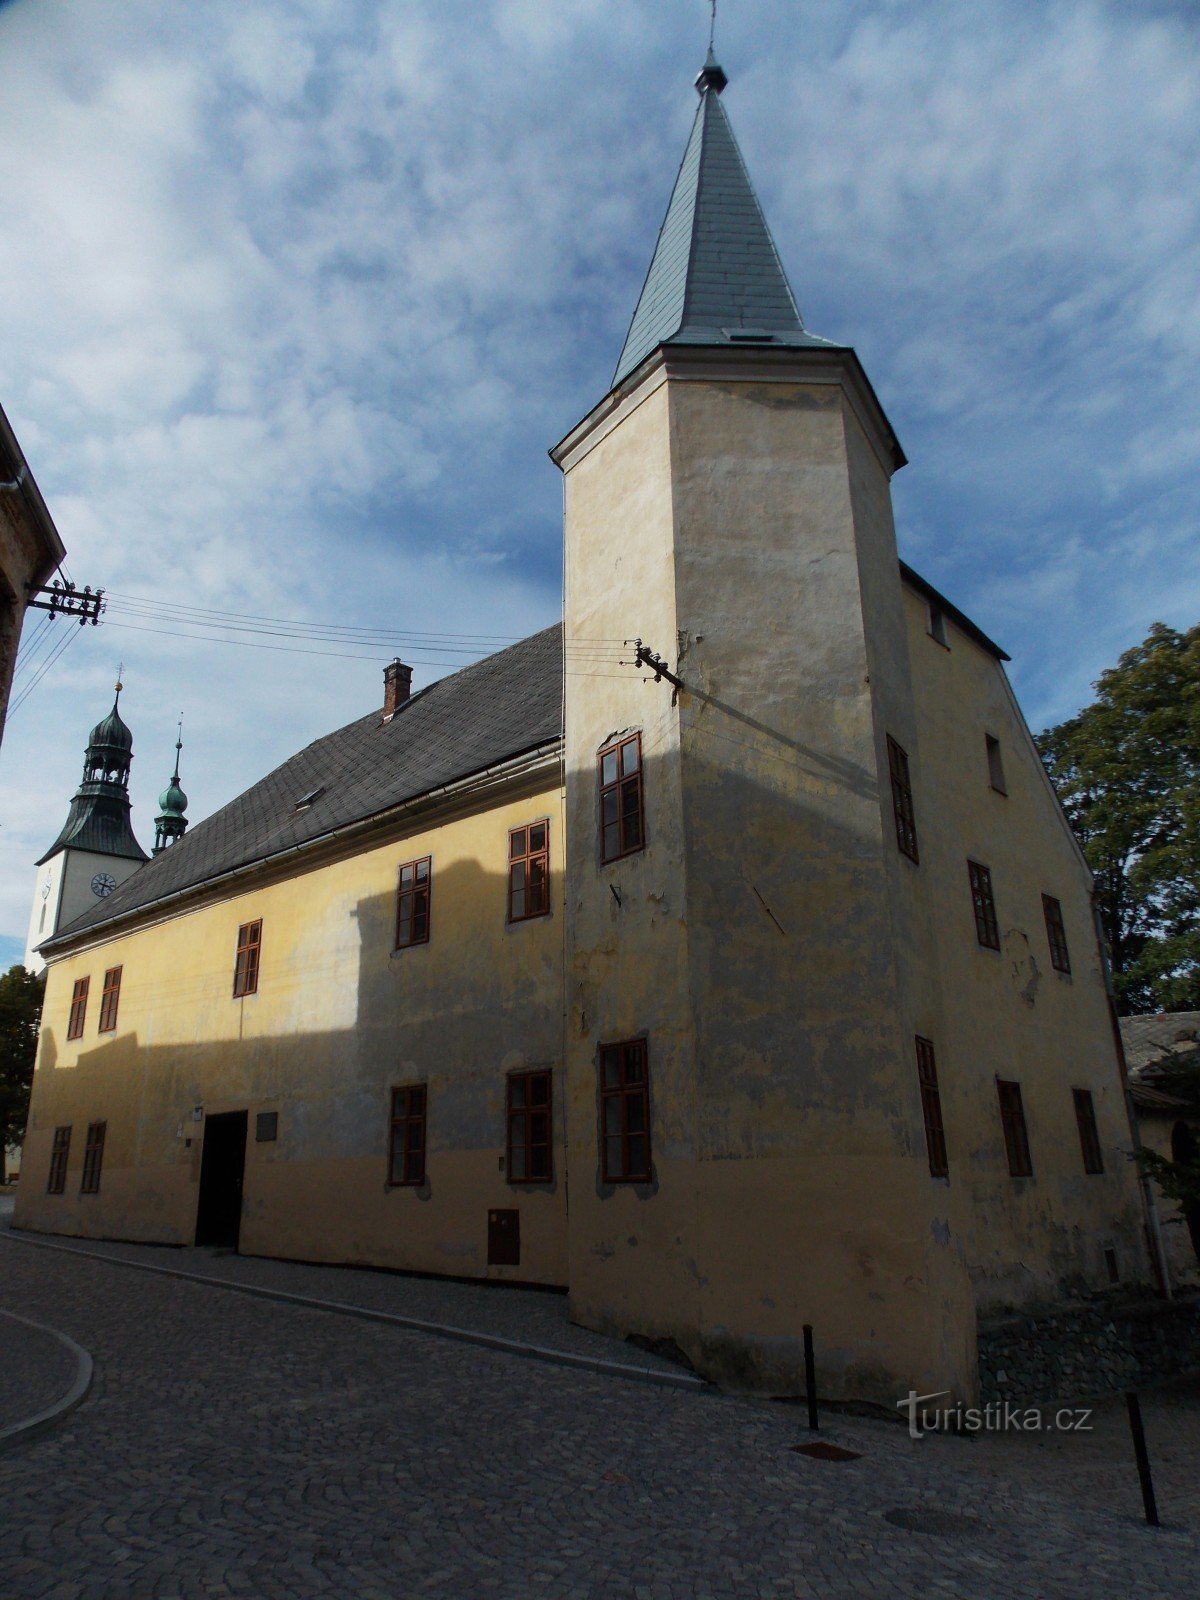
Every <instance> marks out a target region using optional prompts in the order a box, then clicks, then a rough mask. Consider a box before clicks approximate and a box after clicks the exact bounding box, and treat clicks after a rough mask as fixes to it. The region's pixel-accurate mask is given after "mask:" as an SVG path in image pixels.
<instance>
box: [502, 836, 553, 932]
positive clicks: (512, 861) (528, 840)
mask: <svg viewBox="0 0 1200 1600" xmlns="http://www.w3.org/2000/svg"><path fill="white" fill-rule="evenodd" d="M549 910H550V821H549V818H547V817H543V818H542V820H541V821H540V822H531V823H529V825H528V826H527V827H524V828H513V830H512V831H511V832H510V834H509V836H508V920H509V921H510V922H526V921H528V919H529V918H530V917H544V916H545V915H546V913H547V912H548V911H549Z"/></svg>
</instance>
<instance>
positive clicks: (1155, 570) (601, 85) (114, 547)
mask: <svg viewBox="0 0 1200 1600" xmlns="http://www.w3.org/2000/svg"><path fill="white" fill-rule="evenodd" d="M707 15H708V6H707V0H557V3H556V4H554V5H550V4H547V3H545V0H256V3H255V4H254V5H253V6H247V5H245V4H243V3H238V0H205V4H204V5H203V6H196V5H189V6H164V5H162V4H160V3H157V0H9V3H8V4H6V5H4V4H0V150H2V151H3V154H4V159H3V161H2V162H0V206H2V214H3V216H4V218H5V227H4V228H3V230H0V402H2V403H3V405H4V407H5V409H6V411H7V413H8V415H9V418H10V420H11V421H12V423H13V426H14V428H15V430H16V432H17V436H18V438H19V439H20V441H21V443H22V445H23V447H24V449H25V453H26V455H27V457H28V459H29V462H30V464H31V466H32V468H33V471H34V474H35V476H36V477H37V479H38V482H39V485H40V487H41V489H42V492H43V494H44V495H45V498H46V500H47V503H48V504H49V506H50V508H51V512H52V514H53V515H54V517H55V520H56V522H57V524H58V527H59V529H60V531H61V533H62V535H63V537H64V540H65V542H66V545H67V548H68V551H69V557H68V563H67V564H68V568H69V570H70V572H71V574H72V576H73V577H74V578H75V579H76V580H77V581H78V582H80V583H85V582H88V583H93V584H101V585H103V586H104V587H105V588H106V589H108V590H109V591H110V592H111V593H112V595H113V596H114V605H113V608H112V610H111V611H110V613H109V617H108V620H107V622H106V623H105V624H104V625H103V626H101V627H100V628H97V629H94V630H93V629H90V628H89V629H87V630H86V631H83V630H76V631H77V632H78V633H79V637H78V638H75V639H73V640H72V642H71V644H70V646H69V647H67V648H66V649H65V650H64V652H63V654H62V655H61V657H60V659H59V660H57V661H56V662H55V664H54V665H53V667H52V668H51V669H50V670H49V671H48V672H47V674H46V676H45V678H44V679H43V680H42V681H41V682H40V683H39V684H38V685H37V687H36V689H34V691H33V692H32V693H31V694H30V695H29V697H28V699H27V700H26V701H25V702H24V703H23V704H21V705H20V706H18V707H17V709H16V710H15V712H14V714H13V715H12V719H11V721H10V724H9V727H8V730H7V732H6V734H5V738H4V745H3V749H2V750H0V959H4V958H5V957H6V956H7V958H9V959H13V958H15V956H16V954H18V953H19V947H20V945H21V944H23V938H24V929H25V924H26V920H27V917H28V908H29V904H30V900H31V897H32V892H33V862H34V860H35V859H36V857H37V856H38V855H39V854H41V852H42V851H43V850H44V849H45V848H46V847H47V845H48V844H49V843H50V842H51V840H52V839H53V837H54V835H55V833H56V832H57V830H58V828H59V827H60V825H61V823H62V820H63V818H64V817H65V814H66V808H67V804H68V801H69V799H70V795H71V793H72V791H73V789H74V787H75V784H76V783H77V781H78V777H79V770H80V764H81V760H82V748H83V743H84V740H85V737H86V733H87V729H88V727H89V726H90V725H91V724H92V723H93V722H94V721H95V720H97V719H98V718H99V716H100V715H101V714H102V713H103V711H104V710H105V709H106V706H107V704H108V703H109V702H110V698H111V683H112V680H113V676H114V672H115V667H116V664H117V662H118V661H119V660H123V661H124V663H125V683H126V693H125V696H124V697H123V701H122V705H123V709H124V712H125V715H126V717H127V720H128V721H129V723H130V725H131V727H132V728H133V732H134V737H135V762H134V782H133V797H134V823H135V830H136V831H137V833H138V835H139V837H140V838H141V839H142V842H143V843H144V844H146V845H147V846H148V845H149V844H150V843H151V840H152V835H153V816H154V812H155V810H156V805H155V800H156V796H157V794H158V791H159V789H160V788H161V787H162V785H163V783H164V781H165V779H166V777H167V775H168V773H169V771H170V765H171V759H172V757H173V750H172V748H171V747H172V745H173V742H174V724H175V718H176V716H177V715H178V714H179V712H180V711H182V712H183V713H184V719H185V721H184V737H185V749H184V763H183V773H184V783H185V787H186V789H187V790H188V793H189V795H190V797H191V807H190V812H191V815H192V816H193V818H199V817H202V816H204V815H205V814H206V813H208V812H210V811H212V810H213V809H214V808H215V807H216V806H218V805H220V804H221V803H223V802H224V801H225V800H227V799H228V798H229V797H230V796H231V795H233V794H235V793H237V792H238V791H239V790H240V789H242V788H244V787H245V786H246V785H247V784H248V783H250V782H251V781H253V779H254V778H256V777H258V776H260V775H261V774H262V773H263V772H264V771H266V770H268V769H269V768H270V767H271V766H272V765H274V764H275V763H276V762H277V761H279V760H281V759H283V758H284V757H285V756H286V755H288V754H289V753H291V752H292V751H293V750H295V749H297V748H299V747H301V746H302V745H304V744H305V743H306V742H308V741H309V740H310V739H312V738H314V737H316V736H317V735H318V734H320V733H323V732H326V731H328V730H329V729H330V728H332V727H336V726H338V725H339V724H340V723H342V722H345V721H348V720H350V719H351V718H352V717H354V716H358V715H360V714H362V712H363V711H365V710H367V709H369V708H370V707H371V706H372V705H375V704H377V703H378V702H379V699H380V665H381V663H382V661H384V660H386V659H388V658H389V657H390V656H391V655H392V654H394V653H396V652H397V650H399V653H401V654H404V655H405V656H406V658H407V659H412V660H414V661H415V662H416V663H417V669H416V681H417V682H418V683H419V682H422V681H427V680H428V679H429V678H430V677H434V676H439V675H441V673H443V672H444V671H446V670H448V669H449V668H450V667H452V666H453V665H454V664H456V663H458V662H460V661H462V660H463V659H466V658H467V657H466V655H465V654H457V653H455V651H456V650H461V651H463V652H466V651H468V650H469V649H470V645H469V644H468V643H467V641H465V640H460V641H457V643H455V642H454V641H447V640H445V639H443V640H442V641H441V642H440V643H436V644H435V643H433V642H431V641H425V642H424V645H425V647H424V648H421V649H418V648H416V642H414V641H413V640H412V636H413V635H415V634H417V633H432V632H434V631H435V630H448V632H450V633H453V634H457V635H483V634H487V635H492V636H495V637H497V638H498V639H503V638H509V637H517V636H520V635H522V634H524V633H527V632H529V631H531V630H533V629H534V628H537V627H539V626H541V625H543V624H544V623H546V622H549V621H551V620H553V619H554V618H556V616H557V615H558V611H559V588H560V554H559V546H560V538H561V521H560V519H561V489H560V484H559V480H558V475H557V473H556V472H555V470H554V468H553V467H552V466H551V465H550V463H549V461H548V460H547V458H546V449H547V446H548V445H550V444H551V443H553V442H554V441H555V440H556V439H557V438H559V437H560V436H561V435H562V434H563V433H564V432H565V431H566V430H567V429H568V428H569V427H570V425H571V424H572V423H573V422H575V421H576V420H577V419H578V418H579V417H580V416H581V415H582V414H583V413H584V412H585V411H587V410H588V409H589V408H590V406H591V405H592V404H593V403H594V402H595V401H596V400H597V399H598V398H600V396H601V395H602V394H603V393H604V391H605V389H606V388H607V385H608V382H609V380H610V377H611V374H612V369H613V365H614V363H615V361H616V358H617V355H618V353H619V351H620V348H621V344H622V341H623V338H624V334H625V329H626V326H627V323H628V320H629V317H630V314H631V312H632V309H633V305H634V302H635V300H636V298H637V293H638V289H639V287H640V285H641V281H642V276H643V274H644V272H645V268H646V265H647V262H648V260H649V256H650V252H651V250H652V248H653V244H654V238H655V235H656V232H657V228H658V224H659V222H660V220H661V217H662V213H663V210H664V209H665V206H666V202H667V198H668V195H669V192H670V187H671V184H672V181H673V179H674V175H675V171H676V167H677V165H678V161H679V158H680V155H681V153H682V150H683V146H684V142H685V140H686V137H687V132H688V128H689V126H690V122H691V118H692V115H693V111H694V106H695V98H694V95H693V93H692V90H691V86H690V85H691V79H692V77H693V75H694V73H695V70H696V68H697V67H698V65H699V63H700V61H701V59H702V57H703V53H704V45H705V40H706V33H707ZM718 15H719V20H718V36H717V43H718V54H719V55H720V57H721V59H722V61H723V64H724V65H725V67H726V70H727V71H728V72H729V74H730V79H731V82H730V86H729V88H728V90H727V91H726V94H725V103H726V106H727V108H728V110H729V113H730V116H731V118H732V121H733V124H734V127H735V129H736V131H737V134H738V137H739V140H740V142H741V145H742V148H743V152H744V154H745V156H746V159H747V163H748V165H749V168H750V172H751V175H752V177H753V179H754V181H755V183H756V185H757V187H758V190H759V193H760V196H761V198H762V200H763V204H764V207H765V210H766V213H767V216H768V220H769V221H770V223H771V226H772V228H773V230H774V232H775V235H776V239H777V242H778V244H779V247H780V252H781V255H782V257H783V260H784V264H785V266H786V267H787V270H788V273H789V275H790V277H791V280H792V283H793V286H794V288H795V291H796V295H797V298H798V300H799V303H800V306H801V310H802V312H803V313H804V316H805V320H806V322H807V324H808V326H809V327H810V328H812V329H813V331H815V332H817V333H821V334H824V335H825V336H827V337H829V338H833V339H836V340H838V341H842V342H845V343H848V344H853V345H854V346H855V347H856V348H857V349H858V351H859V354H860V356H861V357H862V359H863V361H864V363H865V365H866V367H867V370H868V372H869V373H870V375H871V378H872V380H873V382H874V384H875V387H876V390H877V391H878V393H879V395H880V397H881V399H882V401H883V403H884V405H885V407H886V409H887V411H888V413H889V415H890V417H891V420H892V423H893V425H894V426H895V428H896V430H897V432H898V434H899V435H900V438H901V440H902V442H903V444H904V446H905V449H906V451H907V453H908V456H909V458H910V463H911V464H910V465H909V466H908V467H907V468H906V469H905V470H904V471H903V472H902V473H901V474H899V476H898V477H897V479H896V481H895V484H894V494H895V503H896V512H897V527H898V533H899V539H900V546H901V552H902V554H904V555H905V556H906V558H907V559H909V560H910V561H911V562H912V563H913V564H914V565H915V566H916V567H917V568H918V569H919V570H920V571H922V572H923V573H924V574H925V575H926V576H927V577H929V578H930V579H931V580H932V581H933V582H934V583H936V584H937V585H938V586H939V587H941V588H943V589H944V590H945V591H946V592H947V593H948V594H949V595H950V596H951V597H952V598H953V599H954V600H955V601H956V602H957V603H958V604H959V605H961V606H962V607H963V608H964V609H965V610H967V611H968V612H969V613H970V614H971V615H972V616H974V617H975V618H976V620H977V621H978V622H979V623H980V624H981V626H983V627H984V628H985V629H986V630H987V631H988V632H989V633H991V634H992V635H993V636H994V637H996V638H998V639H999V640H1000V642H1001V643H1002V644H1004V645H1005V646H1006V648H1008V649H1009V650H1010V651H1011V653H1012V655H1013V657H1014V661H1013V666H1012V676H1013V680H1014V683H1015V686H1016V688H1017V692H1018V695H1019V697H1020V698H1021V701H1022V704H1023V705H1024V708H1025V710H1026V713H1027V715H1028V717H1029V720H1030V722H1031V723H1032V724H1033V726H1034V727H1035V728H1037V727H1040V726H1043V725H1044V724H1046V723H1047V722H1050V721H1053V720H1057V719H1059V718H1061V717H1063V716H1065V715H1068V714H1070V713H1071V712H1072V711H1073V710H1075V709H1076V708H1077V707H1078V706H1079V705H1080V704H1081V703H1083V702H1084V701H1085V700H1086V699H1087V698H1088V694H1089V684H1090V682H1091V681H1092V680H1093V679H1094V678H1095V677H1096V675H1097V673H1098V672H1099V671H1101V670H1102V669H1103V667H1105V666H1106V665H1108V664H1109V663H1111V662H1112V661H1113V660H1115V658H1116V656H1117V654H1118V653H1119V652H1120V651H1121V650H1122V649H1124V648H1127V647H1128V646H1129V645H1131V644H1133V643H1135V642H1137V641H1138V640H1139V639H1140V638H1142V637H1143V636H1144V633H1145V630H1146V628H1147V627H1148V626H1149V624H1150V623H1151V622H1153V621H1155V620H1158V619H1161V620H1163V621H1166V622H1169V623H1172V624H1175V625H1177V626H1181V627H1182V626H1188V625H1190V624H1192V623H1193V622H1195V621H1196V620H1197V617H1198V616H1200V562H1198V561H1197V546H1198V544H1200V536H1198V533H1197V530H1198V529H1200V483H1198V480H1197V467H1196V463H1197V460H1198V459H1200V451H1198V445H1200V398H1198V395H1200V385H1198V384H1197V381H1196V368H1197V359H1198V357H1200V315H1198V312H1200V199H1198V198H1197V197H1198V196H1200V159H1198V158H1200V72H1198V71H1197V66H1198V57H1200V12H1198V11H1197V8H1196V7H1195V6H1193V5H1191V4H1179V5H1170V4H1153V3H1142V4H1139V5H1138V6H1136V7H1129V6H1127V5H1119V4H1115V3H1114V4H1106V3H1102V0H1089V3H1056V0H1039V3H1016V0H987V3H986V4H975V3H972V0H960V3H958V4H956V5H955V6H953V7H947V6H942V5H932V4H929V3H928V0H925V3H920V4H917V3H911V0H876V3H866V0H861V3H855V0H846V3H840V0H826V3H824V4H821V5H801V4H799V3H797V0H723V3H722V5H721V7H720V10H719V14H718ZM129 596H146V597H150V598H151V599H152V600H153V601H154V602H155V603H156V604H159V605H161V604H162V602H169V603H172V604H175V605H186V606H194V607H208V608H212V609H214V610H222V611H229V612H239V613H255V614H258V615H261V616H268V617H285V618H296V619H306V620H309V621H311V623H312V624H313V625H314V626H317V625H328V624H331V623H333V624H338V625H343V626H346V627H359V628H375V629H380V630H385V629H394V630H396V631H397V633H405V634H408V635H409V636H410V640H409V643H406V644H399V645H387V644H385V645H382V646H381V644H380V643H379V642H378V641H375V642H370V643H364V642H355V643H353V644H349V643H347V644H344V645H342V646H336V647H335V646H333V645H331V644H330V643H328V642H323V641H321V640H310V641H309V647H310V648H312V649H314V650H320V651H322V652H329V653H327V654H314V655H301V654H293V653H284V652H282V651H276V650H265V649H249V648H244V647H241V646H238V645H235V644H232V643H228V642H221V641H219V640H218V639H216V638H214V637H213V635H212V631H211V630H207V631H206V632H205V633H204V634H203V635H202V636H196V637H191V636H189V635H191V634H197V633H198V630H195V629H193V628H188V627H186V626H180V625H178V624H177V623H174V622H170V621H166V620H164V619H163V618H162V617H161V616H160V617H157V618H156V617H153V616H149V615H147V614H145V612H144V611H143V614H142V615H141V616H140V617H139V616H137V615H136V614H135V612H134V611H133V610H132V609H130V604H129V601H128V599H126V598H125V597H129ZM118 599H120V600H121V601H122V607H120V608H119V607H118V605H117V604H116V601H117V600H118ZM149 628H154V629H159V630H162V631H158V632H149V631H143V630H145V629H149ZM27 632H28V633H32V625H31V627H30V628H29V629H28V630H27ZM257 642H258V643H260V644H263V643H271V642H273V641H272V639H271V638H270V637H261V636H260V637H259V638H258V639H257ZM33 643H34V646H37V645H39V643H40V645H41V646H42V647H45V646H46V645H47V644H48V640H47V638H46V636H45V635H43V636H42V638H41V640H40V641H38V640H37V639H35V640H34V641H33ZM452 645H453V646H454V648H452ZM335 651H338V652H341V653H344V654H350V655H357V656H361V657H363V658H364V659H355V660H348V659H341V656H340V654H339V653H334V652H335ZM46 653H48V651H46ZM43 659H44V656H39V655H37V654H36V653H35V654H34V655H33V657H32V659H31V660H30V662H29V664H28V665H27V666H26V668H25V670H24V672H23V674H22V677H20V678H18V681H17V684H16V690H15V695H17V694H19V693H20V691H21V689H22V687H23V686H25V685H27V684H28V682H29V680H30V679H31V678H32V677H33V676H34V674H35V672H36V670H37V668H38V666H39V664H40V662H41V661H42V660H43ZM6 940H7V941H8V942H7V943H6V942H5V941H6Z"/></svg>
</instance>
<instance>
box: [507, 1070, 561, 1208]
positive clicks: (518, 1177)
mask: <svg viewBox="0 0 1200 1600" xmlns="http://www.w3.org/2000/svg"><path fill="white" fill-rule="evenodd" d="M552 1098H553V1089H552V1081H551V1074H550V1073H549V1072H547V1071H539V1072H513V1073H510V1074H509V1078H508V1095H507V1102H508V1103H507V1115H508V1153H507V1160H506V1171H507V1173H508V1181H509V1183H548V1182H549V1181H550V1179H551V1178H553V1176H554V1137H553V1122H552V1120H551V1115H550V1111H551V1102H552Z"/></svg>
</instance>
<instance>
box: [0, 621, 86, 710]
mask: <svg viewBox="0 0 1200 1600" xmlns="http://www.w3.org/2000/svg"><path fill="white" fill-rule="evenodd" d="M79 631H80V630H79V629H78V628H68V629H67V632H66V637H65V638H63V639H61V640H59V642H58V644H57V645H56V646H55V647H54V649H53V650H52V651H51V652H50V654H49V656H47V658H46V660H45V661H44V662H43V663H42V665H41V667H40V668H39V670H38V672H37V673H36V675H35V676H34V677H33V678H31V679H30V681H29V682H28V683H27V684H26V685H25V687H24V689H22V690H21V693H20V694H19V695H18V696H17V698H16V701H15V702H14V704H13V705H11V706H10V707H9V708H8V720H9V721H11V720H12V718H13V717H14V716H15V715H16V714H17V712H18V711H19V710H20V709H21V707H22V706H23V705H24V704H25V702H26V700H28V699H29V696H30V695H31V694H32V693H33V691H34V690H35V689H36V688H37V686H38V684H39V683H41V681H42V679H43V678H44V677H45V676H46V674H47V673H48V672H49V671H50V669H51V667H53V665H54V663H55V662H56V661H57V660H58V659H59V657H60V656H61V655H62V654H63V653H64V652H65V651H66V648H67V646H68V645H69V644H70V643H71V641H72V639H74V638H75V637H76V636H77V634H78V633H79Z"/></svg>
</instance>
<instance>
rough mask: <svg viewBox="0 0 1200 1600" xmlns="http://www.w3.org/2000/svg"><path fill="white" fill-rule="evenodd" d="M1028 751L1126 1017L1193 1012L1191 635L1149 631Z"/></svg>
mask: <svg viewBox="0 0 1200 1600" xmlns="http://www.w3.org/2000/svg"><path fill="white" fill-rule="evenodd" d="M1095 689H1096V699H1095V700H1094V701H1093V702H1092V704H1091V705H1089V706H1086V707H1085V708H1084V709H1083V710H1082V711H1081V712H1080V713H1079V715H1078V716H1076V717H1072V718H1071V719H1070V720H1069V721H1067V722H1062V723H1059V725H1058V726H1057V727H1055V728H1048V729H1047V730H1046V731H1045V732H1044V733H1043V734H1042V735H1041V736H1040V737H1039V739H1038V741H1037V743H1038V748H1039V750H1040V751H1041V754H1042V759H1043V761H1044V762H1045V763H1046V767H1047V770H1048V771H1049V773H1050V776H1051V778H1052V779H1053V781H1054V784H1055V787H1056V788H1057V789H1058V793H1059V796H1060V798H1061V800H1062V803H1063V806H1064V807H1065V809H1066V813H1067V816H1068V817H1069V818H1070V821H1071V826H1072V827H1073V828H1074V830H1075V833H1076V835H1077V836H1078V838H1079V841H1080V843H1081V844H1082V846H1083V850H1084V853H1085V855H1086V856H1087V858H1088V861H1089V862H1090V863H1091V866H1092V870H1093V872H1094V873H1095V874H1096V889H1097V899H1098V904H1099V908H1100V916H1101V919H1102V922H1103V925H1104V932H1105V935H1106V937H1107V940H1108V946H1109V951H1110V953H1111V957H1112V964H1113V976H1114V980H1115V983H1116V990H1117V1000H1118V1006H1119V1008H1120V1010H1121V1011H1122V1012H1124V1013H1129V1012H1137V1011H1178V1010H1200V793H1198V792H1197V791H1198V785H1200V625H1197V626H1196V627H1194V628H1191V629H1189V631H1188V632H1187V633H1178V632H1176V630H1175V629H1173V628H1168V627H1165V626H1164V625H1163V624H1162V623H1161V622H1156V623H1155V624H1154V625H1153V627H1152V628H1151V629H1150V632H1149V634H1148V635H1147V636H1146V639H1145V641H1144V642H1143V643H1142V644H1140V645H1137V646H1136V647H1135V648H1134V649H1132V650H1127V651H1126V652H1125V654H1124V655H1123V656H1122V657H1121V659H1120V660H1119V661H1118V663H1117V665H1116V666H1115V667H1111V668H1109V670H1108V671H1107V672H1105V673H1104V674H1103V675H1102V676H1101V677H1100V679H1099V680H1098V682H1097V683H1096V684H1095Z"/></svg>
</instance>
